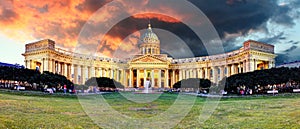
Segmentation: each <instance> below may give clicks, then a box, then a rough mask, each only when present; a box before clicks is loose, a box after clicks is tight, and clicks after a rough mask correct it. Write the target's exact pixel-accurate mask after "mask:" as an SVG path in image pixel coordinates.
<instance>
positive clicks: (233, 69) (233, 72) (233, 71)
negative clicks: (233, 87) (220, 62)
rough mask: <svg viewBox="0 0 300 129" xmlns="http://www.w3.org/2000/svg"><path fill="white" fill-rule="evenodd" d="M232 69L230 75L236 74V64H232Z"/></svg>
mask: <svg viewBox="0 0 300 129" xmlns="http://www.w3.org/2000/svg"><path fill="white" fill-rule="evenodd" d="M230 71H231V74H230V76H231V75H234V74H235V68H234V64H232V65H231V70H230Z"/></svg>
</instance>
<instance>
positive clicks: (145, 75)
mask: <svg viewBox="0 0 300 129" xmlns="http://www.w3.org/2000/svg"><path fill="white" fill-rule="evenodd" d="M146 77H147V71H146V69H144V84H143V86H144V87H145V86H146V79H147V78H146Z"/></svg>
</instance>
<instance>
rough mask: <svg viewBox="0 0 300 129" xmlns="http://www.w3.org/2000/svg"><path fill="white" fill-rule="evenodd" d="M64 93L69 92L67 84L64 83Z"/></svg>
mask: <svg viewBox="0 0 300 129" xmlns="http://www.w3.org/2000/svg"><path fill="white" fill-rule="evenodd" d="M64 93H65V94H66V93H67V85H64Z"/></svg>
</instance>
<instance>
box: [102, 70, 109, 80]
mask: <svg viewBox="0 0 300 129" xmlns="http://www.w3.org/2000/svg"><path fill="white" fill-rule="evenodd" d="M103 76H104V77H107V78H108V74H107V69H106V68H104V69H103Z"/></svg>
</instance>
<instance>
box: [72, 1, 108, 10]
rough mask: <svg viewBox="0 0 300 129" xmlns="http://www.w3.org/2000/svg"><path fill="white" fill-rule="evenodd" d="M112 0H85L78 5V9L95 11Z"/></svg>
mask: <svg viewBox="0 0 300 129" xmlns="http://www.w3.org/2000/svg"><path fill="white" fill-rule="evenodd" d="M111 1H112V0H85V1H84V2H83V3H81V4H79V5H77V6H76V9H78V10H80V11H89V12H95V11H97V10H98V9H99V8H100V7H102V6H103V5H105V4H106V3H108V2H111Z"/></svg>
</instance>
